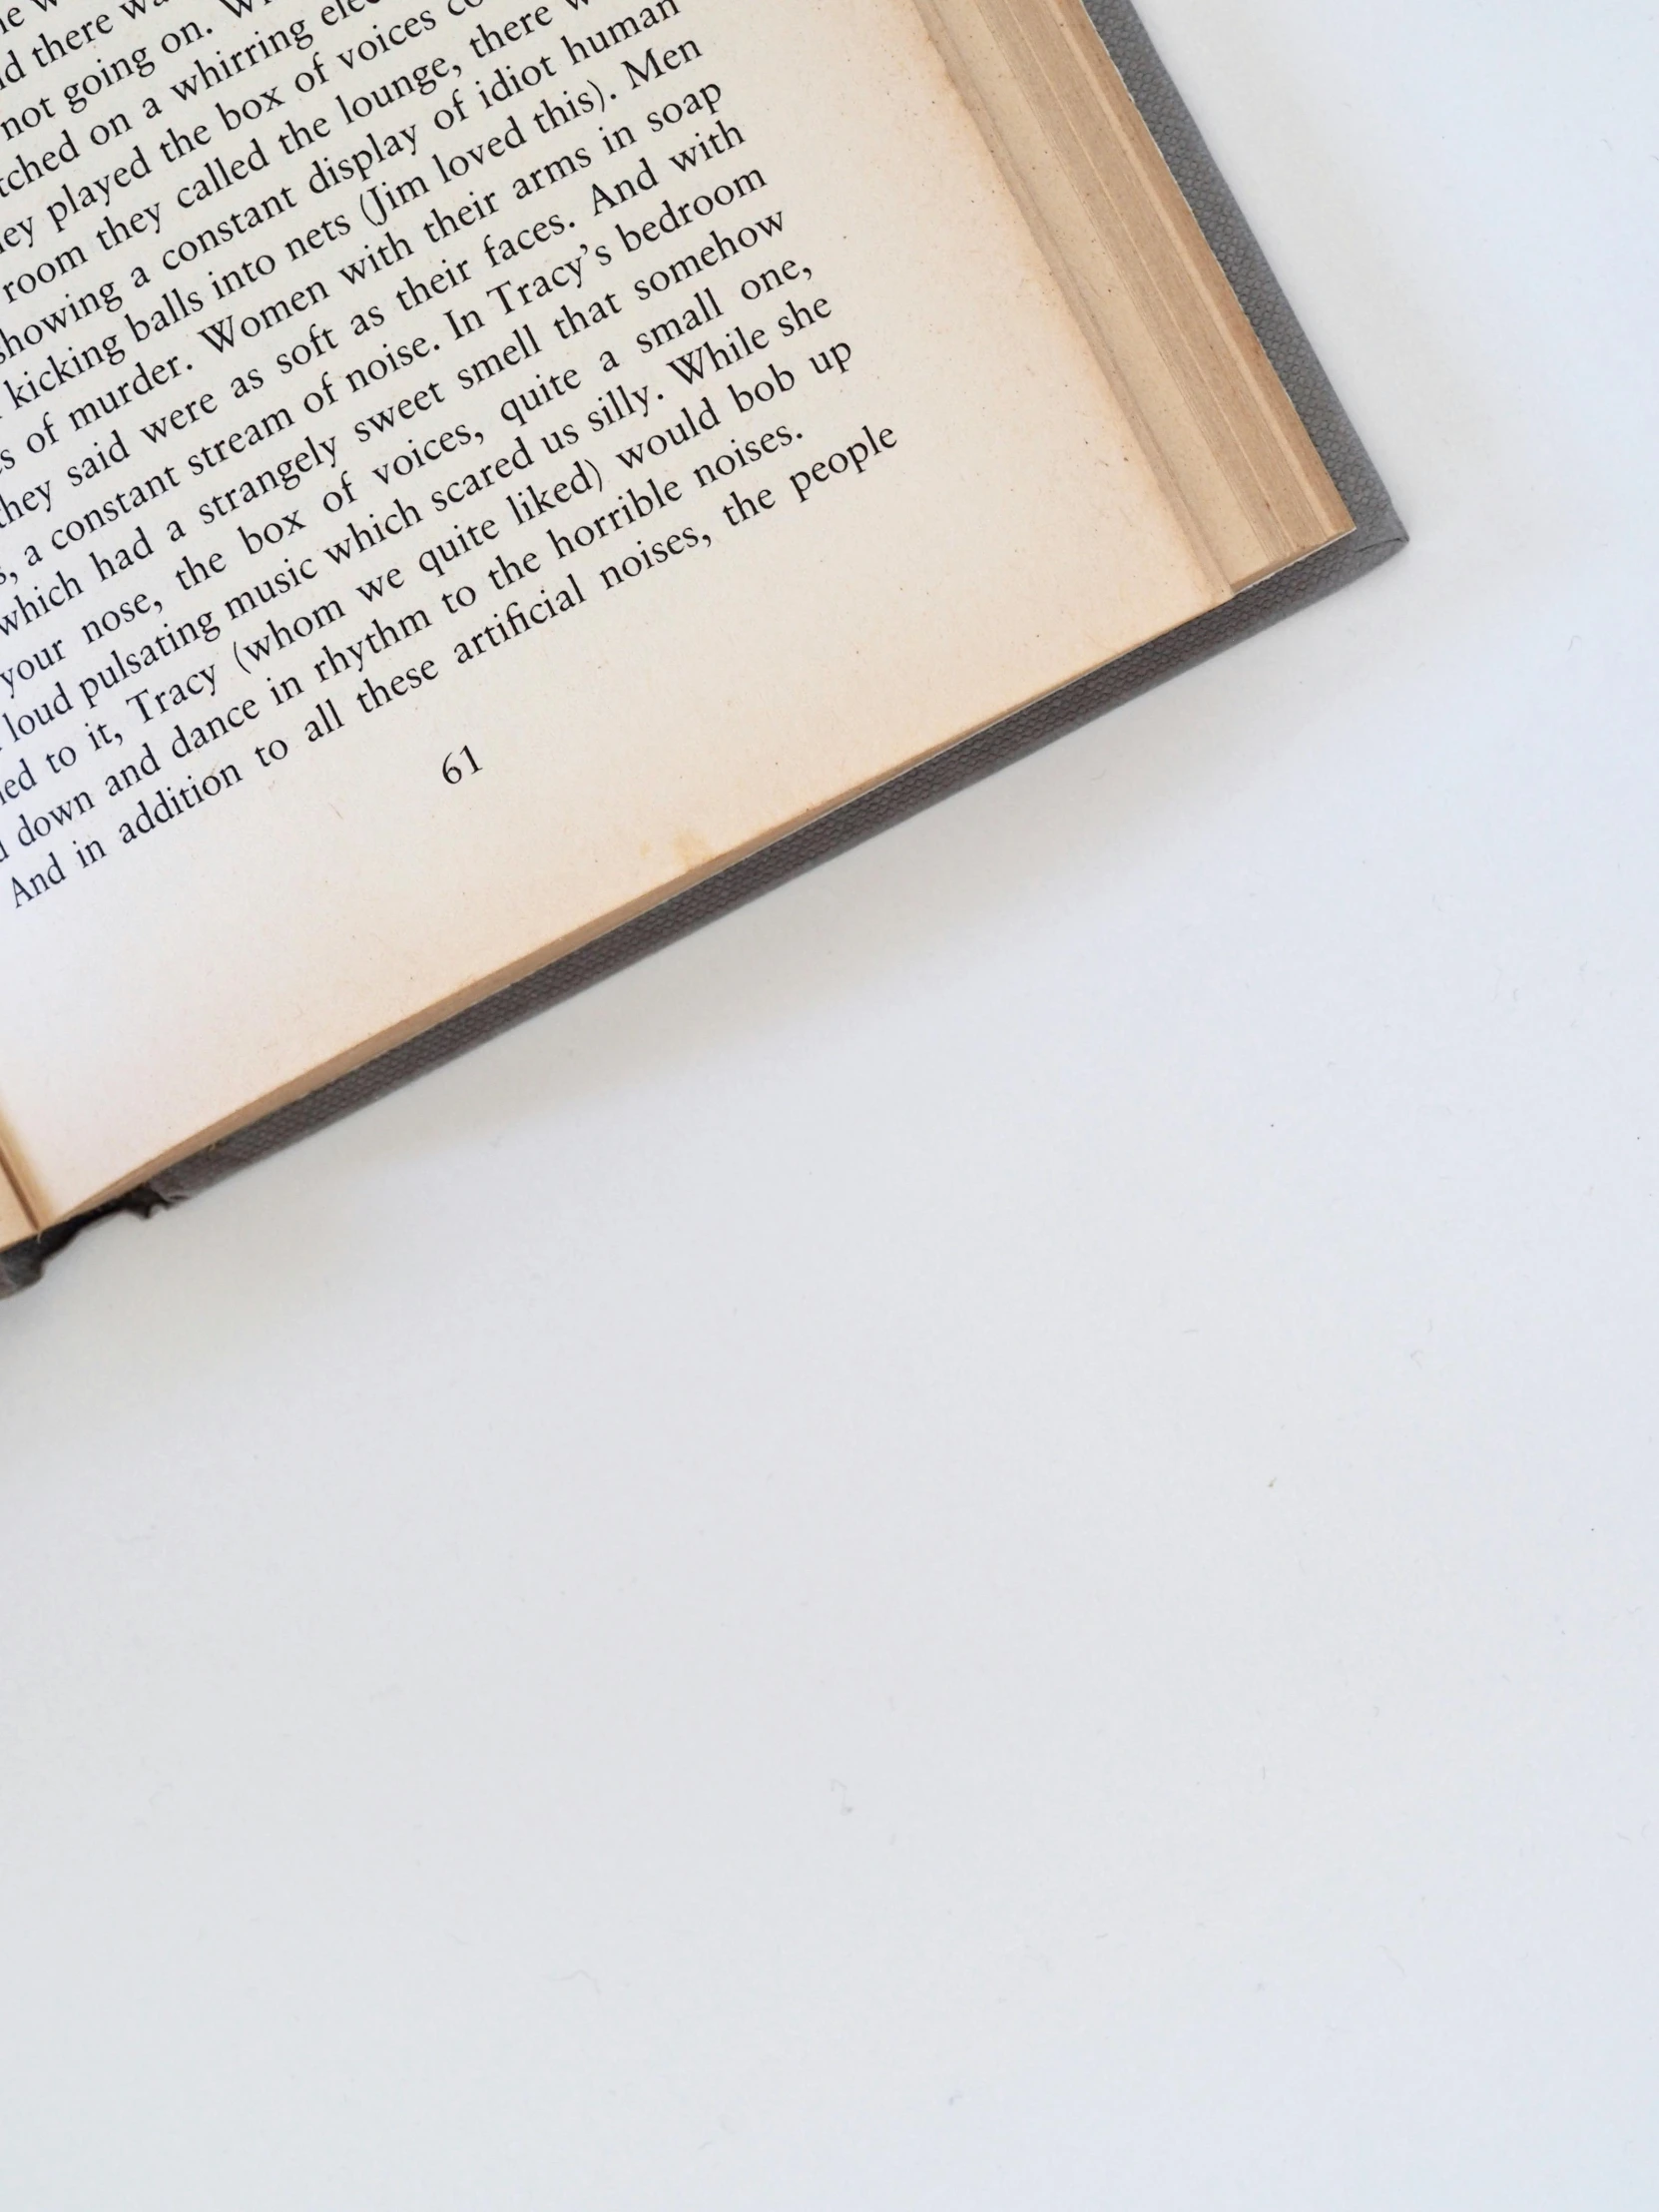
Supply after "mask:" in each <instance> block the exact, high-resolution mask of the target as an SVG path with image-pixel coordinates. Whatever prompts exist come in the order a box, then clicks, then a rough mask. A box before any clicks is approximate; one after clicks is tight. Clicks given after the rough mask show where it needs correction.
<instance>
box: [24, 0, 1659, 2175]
mask: <svg viewBox="0 0 1659 2212" xmlns="http://www.w3.org/2000/svg"><path fill="white" fill-rule="evenodd" d="M1148 12H1149V15H1150V18H1151V20H1152V21H1153V23H1154V26H1155V28H1156V30H1157V32H1158V34H1159V36H1160V38H1161V40H1162V42H1163V44H1164V46H1165V49H1166V52H1167V54H1168V56H1169V58H1170V60H1171V62H1172V64H1173V65H1174V67H1175V69H1176V72H1177V75H1178V77H1179V78H1180V79H1181V80H1182V82H1183V83H1184V85H1185V87H1186V88H1187V90H1188V92H1189V95H1190V97H1191V98H1192V101H1193V103H1194V105H1195V107H1196V109H1197V111H1198V113H1199V115H1200V119H1201V121H1202V122H1203V123H1204V124H1205V125H1206V127H1207V128H1208V129H1209V131H1210V133H1211V135H1212V138H1213V141H1214V144H1215V147H1216V150H1217V152H1218V154H1219V155H1220V157H1221V159H1222V162H1223V165H1224V167H1225V168H1226V169H1227V170H1228V171H1229V173H1230V174H1231V176H1232V177H1233V179H1234V182H1235V184H1236V185H1237V187H1238V189H1239V191H1240V194H1241V197H1242V198H1243V199H1244V202H1245V205H1246V207H1247V210H1248V211H1249V212H1250V213H1251V214H1252V215H1253V216H1254V217H1255V219H1256V220H1257V222H1258V224H1259V226H1260V229H1261V231H1262V234H1263V237H1264V239H1265V241H1266V243H1267V245H1268V247H1269V250H1270V253H1271V254H1272V255H1273V257H1274V259H1275V260H1276V262H1277V264H1278V265H1279V267H1280V269H1281V271H1282V274H1283V275H1284V277H1286V280H1287V282H1288V284H1289V286H1290V288H1291V290H1292V293H1293V296H1294V297H1295V299H1296V300H1297V302H1298V304H1299V305H1300V307H1301V308H1302V309H1303V311H1304V313H1305V315H1306V318H1307V321H1308V323H1309V326H1310V328H1311V330H1312V331H1313V333H1314V335H1315V337H1316V340H1317V341H1318V342H1319V343H1320V344H1321V346H1322V348H1323V349H1324V351H1325V353H1326V356H1327V359H1328V361H1329V364H1330V366H1331V368H1332V370H1333V373H1334V374H1335V376H1336V378H1337V381H1338V384H1339V387H1340V388H1341V390H1342V391H1343V392H1344V394H1345V395H1346V397H1347V398H1348V399H1349V401H1350V403H1351V405H1352V407H1353V410H1354V412H1355V415H1356V417H1357V419H1358V421H1359V423H1360V425H1361V427H1362V430H1363V432H1364V433H1365V434H1366V435H1367V436H1368V438H1369V439H1370V440H1371V441H1372V443H1373V446H1374V449H1375V451H1376V453H1377V456H1378V458H1379V460H1380V462H1381V463H1382V465H1383V470H1384V473H1385V474H1386V475H1387V477H1388V478H1389V480H1390V482H1391V484H1392V486H1393V488H1394V490H1395V493H1396V496H1397V498H1398V500H1399V503H1400V506H1401V508H1402V510H1403V511H1404V512H1405V514H1406V516H1407V518H1408V519H1409V521H1410V522H1411V523H1412V525H1413V526H1414V529H1415V532H1416V537H1417V542H1416V545H1415V547H1414V549H1413V551H1412V552H1411V553H1410V554H1409V555H1408V556H1407V558H1406V559H1405V560H1404V561H1402V562H1400V563H1399V564H1397V565H1396V566H1394V567H1393V568H1392V569H1390V570H1388V571H1386V572H1385V573H1384V574H1383V576H1381V577H1380V578H1378V579H1376V580H1375V581H1373V582H1372V583H1370V584H1368V585H1366V586H1364V587H1362V588H1361V589H1360V590H1358V591H1357V592H1354V593H1352V594H1350V595H1348V596H1346V597H1344V598H1342V599H1340V600H1338V601H1336V602H1334V603H1333V604H1331V605H1330V606H1328V607H1326V608H1325V609H1323V610H1321V611H1319V612H1317V613H1315V614H1314V615H1312V616H1309V617H1305V618H1303V619H1301V620H1299V621H1298V622H1296V623H1295V624H1294V625H1291V626H1289V627H1287V628H1286V629H1283V630H1281V631H1280V632H1278V633H1277V634H1276V635H1274V636H1273V637H1271V638H1269V639H1266V640H1263V641H1260V642H1258V643H1256V644H1254V645H1252V646H1250V647H1247V648H1246V649H1245V650H1243V651H1241V652H1238V653H1235V654H1233V655H1231V656H1230V657H1229V658H1228V659H1226V660H1225V661H1223V662H1221V663H1218V664H1217V665H1216V666H1214V667H1213V668H1211V669H1209V670H1208V671H1206V672H1203V673H1201V674H1199V675H1196V676H1193V677H1189V678H1188V679H1186V680H1185V681H1184V682H1182V683H1180V684H1179V685H1177V686H1175V687H1173V688H1172V689H1170V690H1168V691H1166V692H1164V693H1163V694H1161V695H1160V696H1158V697H1156V698H1154V699H1151V700H1148V701H1146V702H1145V703H1143V704H1141V705H1140V706H1138V707H1136V708H1134V709H1133V710H1131V711H1130V712H1128V713H1125V714H1123V715H1120V716H1119V717H1117V718H1116V719H1115V720H1114V721H1112V722H1111V723H1110V724H1109V725H1108V726H1106V727H1103V728H1101V729H1098V730H1095V731H1092V732H1088V733H1085V734H1083V735H1081V736H1079V737H1076V738H1073V739H1071V740H1070V741H1068V742H1067V743H1065V744H1063V745H1061V746H1060V747H1058V748H1056V749H1055V750H1053V751H1051V752H1049V753H1048V754H1046V755H1045V756H1043V757H1042V758H1040V759H1038V760H1035V761H1033V762H1031V763H1030V764H1028V765H1027V766H1025V767H1023V768H1021V769H1019V770H1017V771H1015V772H1014V773H1013V774H1011V775H1007V776H1004V777H1002V778H1001V779H1000V780H998V781H997V782H996V783H994V784H992V785H989V786H987V787H985V788H984V789H982V790H980V791H978V792H976V793H974V794H971V795H969V796H968V797H966V798H964V799H960V800H957V801H956V802H954V803H953V804H951V805H950V806H948V807H946V808H944V809H942V810H940V811H938V812H936V813H935V814H933V815H932V816H930V817H929V818H928V819H927V820H925V821H923V822H920V823H918V824H916V825H914V826H913V827H911V828H909V829H906V830H901V831H900V832H898V833H897V834H895V835H890V836H888V837H886V838H884V839H883V840H881V841H880V842H879V843H877V844H875V845H874V846H872V847H870V848H868V849H867V850H865V851H863V852H860V853H858V854H856V855H854V856H853V857H851V858H850V859H847V860H843V861H841V862H839V863H838V864H837V865H836V866H834V867H833V868H831V869H830V870H828V871H826V872H824V873H822V874H820V875H818V876H817V877H816V878H814V879H812V880H810V881H807V882H804V883H801V884H799V885H797V886H796V887H794V888H792V889H790V890H788V891H786V892H784V893H782V894H780V895H778V896H774V897H772V898H770V899H768V900H767V901H766V902H765V903H764V904H762V905H760V906H758V907H756V908H755V909H753V910H752V911H751V912H749V913H747V914H744V915H742V916H740V917H738V918H737V919H735V920H732V921H729V922H727V923H725V924H724V925H722V926H721V927H719V928H717V929H714V930H712V931H710V932H708V933H706V934H705V935H703V936H702V937H700V938H698V939H697V940H696V941H695V942H692V943H689V944H687V945H684V946H682V947H680V948H679V949H678V950H676V951H674V952H672V953H670V954H669V955H667V956H666V957H662V958H659V959H657V960H655V961H654V962H652V963H651V964H650V965H648V966H646V967H644V968H642V969H640V970H639V971H637V972H636V973H634V974H632V975H630V976H627V977H626V978H624V979H623V980H621V981H619V982H615V983H612V984H610V985H609V986H607V987H606V988H605V989H603V990H601V991H599V992H597V993H595V994H594V995H592V996H590V997H589V998H588V999H586V1000H585V1001H583V1002H581V1003H579V1004H576V1005H573V1006H571V1007H569V1008H567V1009H565V1010H564V1011H563V1012H560V1013H558V1014H556V1015H555V1016H553V1017H552V1018H550V1019H545V1020H543V1021H541V1022H539V1023H538V1024H536V1025H535V1026H533V1027H531V1028H529V1029H527V1030H525V1031H523V1032H521V1033H520V1034H518V1035H516V1036H514V1037H512V1038H510V1039H508V1040H506V1041H505V1042H502V1043H500V1044H497V1045H496V1046H494V1047H493V1048H492V1049H490V1050H487V1051H485V1052H482V1053H480V1054H478V1055H476V1056H474V1057H473V1058H471V1059H470V1060H468V1061H466V1062H465V1063H464V1064H462V1065H459V1066H457V1067H455V1068H454V1069H452V1070H450V1071H449V1072H447V1073H445V1074H443V1075H440V1076H438V1077H437V1078H435V1079H433V1080H431V1081H428V1082H427V1083H425V1084H424V1085H422V1086H421V1087H420V1088H418V1089H416V1090H414V1091H411V1092H407V1093H405V1094H404V1095H403V1096H401V1097H400V1098H398V1099H396V1100H395V1101H393V1102H392V1103H390V1104H389V1105H385V1106H382V1107H380V1108H378V1109H377V1110H375V1111H374V1112H372V1113H370V1114H368V1115H366V1116H364V1117H361V1118H359V1119H358V1120H356V1121H355V1122H353V1123H352V1124H351V1125H349V1126H347V1127H344V1128H342V1129H340V1130H338V1131H336V1132H335V1133H333V1134H331V1135H329V1136H327V1137H324V1138H322V1139H321V1140H319V1141H316V1142H313V1143H312V1144H310V1145H308V1146H307V1147H305V1148H303V1149H302V1150H300V1151H298V1152H296V1153H293V1154H291V1155H290V1156H288V1157H287V1158H286V1159H283V1160H281V1161H278V1162H277V1163H275V1164H273V1165H271V1166H268V1167H266V1168H265V1169H263V1170H261V1171H260V1172H258V1173H257V1174H254V1175H252V1176H249V1177H247V1178H245V1179H244V1180H242V1181H241V1182H240V1183H238V1184H236V1185H234V1186H232V1187H230V1188H228V1189H227V1190H225V1191H224V1192H222V1193H220V1194H219V1195H217V1196H215V1197H213V1198H211V1199H209V1200H206V1201H204V1202H202V1203H201V1204H199V1205H197V1206H195V1207H193V1208H191V1209H188V1210H186V1211H185V1212H183V1213H181V1214H180V1215H178V1216H176V1217H173V1218H171V1219H168V1220H165V1221H159V1222H156V1223H154V1224H152V1225H150V1226H149V1227H139V1226H137V1225H133V1226H125V1225H123V1226H120V1227H115V1228H111V1229H106V1230H104V1231H102V1232H101V1233H100V1234H98V1235H96V1236H94V1237H92V1238H91V1239H89V1240H88V1241H87V1242H86V1243H85V1244H84V1245H83V1246H82V1247H81V1248H80V1249H79V1250H78V1251H77V1252H76V1253H74V1254H73V1255H72V1256H70V1257H69V1258H68V1259H67V1260H65V1261H64V1262H62V1263H60V1264H59V1265H58V1266H57V1267H55V1268H54V1270H53V1271H52V1274H51V1276H50V1278H49V1280H48V1283H47V1286H46V1288H45V1289H44V1290H41V1291H38V1292H35V1293H33V1294H31V1295H30V1296H29V1297H27V1298H25V1299H23V1300H21V1301H19V1302H18V1303H16V1304H14V1305H12V1306H11V1307H9V1308H7V1309H5V1310H3V1311H0V1404H3V1429H0V1449H3V1454H4V1458H3V1465H0V1988H3V1990H4V2000H3V2004H0V2022H3V2024H0V2081H3V2082H4V2084H5V2087H4V2091H3V2103H0V2206H3V2207H5V2208H6V2212H11V2208H12V2207H17V2208H18V2212H225V2208H227V2207H235V2208H236V2212H295V2208H299V2207H303V2208H304V2212H361V2208H364V2207H372V2208H375V2212H380V2208H387V2212H451V2208H454V2207H466V2208H468V2212H471V2208H475V2207H476V2208H482V2212H495V2208H498V2207H502V2208H504V2207H534V2208H537V2212H539V2208H541V2207H547V2206H558V2207H561V2208H563V2207H571V2208H581V2212H700V2208H704V2207H721V2208H728V2207H730V2208H733V2212H763V2208H764V2212H778V2208H788V2212H872V2208H875V2212H886V2208H889V2207H890V2208H892V2212H927V2208H933V2207H937V2208H939V2212H980V2208H988V2207H996V2208H999V2212H1000V2208H1004V2207H1007V2208H1019V2212H1026V2208H1038V2207H1040V2208H1042V2212H1083V2208H1088V2212H1097V2208H1110V2212H1140V2208H1143V2207H1144V2208H1148V2212H1152V2208H1156V2212H1171V2208H1174V2212H1186V2208H1188V2207H1191V2208H1194V2212H1212V2208H1216V2207H1226V2208H1232V2207H1262V2208H1264V2212H1267V2208H1271V2212H1346V2208H1350V2207H1355V2208H1361V2207H1363V2208H1366V2212H1370V2208H1373V2207H1390V2208H1392V2207H1402V2208H1409V2212H1435V2208H1440V2207H1444V2208H1447V2212H1476V2208H1484V2207H1492V2208H1494V2212H1497V2208H1501V2212H1529V2208H1532V2207H1551V2208H1554V2207H1562V2208H1566V2207H1572V2208H1574V2212H1576V2208H1580V2207H1589V2206H1593V2207H1595V2208H1596V2212H1623V2208H1625V2207H1642V2208H1644V2212H1646V2208H1648V2207H1651V2206H1652V2205H1653V2204H1654V2202H1655V2201H1659V2099H1656V2098H1655V2095H1654V2081H1655V2078H1656V2068H1659V2023H1656V2017H1655V2014H1656V2002H1659V2000H1656V1995H1655V1990H1656V1986H1659V1974H1656V1968H1659V1957H1656V1955H1655V1953H1656V1950H1659V1902H1656V1898H1655V1872H1656V1863H1659V1760H1656V1751H1659V1745H1656V1742H1655V1737H1656V1733H1659V1728H1656V1719H1655V1711H1656V1697H1655V1692H1656V1688H1659V1680H1656V1677H1659V1663H1656V1662H1659V1595H1656V1592H1655V1588H1654V1580H1655V1568H1656V1565H1659V1526H1656V1522H1659V1495H1656V1487H1655V1442H1654V1439H1655V1432H1656V1414H1659V1403H1656V1400H1659V1362H1656V1360H1655V1358H1654V1336H1655V1320H1656V1291H1659V1283H1656V1259H1659V1244H1656V1239H1655V1207H1654V1177H1655V1163H1656V1158H1659V1053H1656V1046H1655V1038H1656V1029H1655V1011H1656V1009H1655V996H1656V992H1655V940H1656V931H1655V920H1656V913H1655V907H1656V895H1655V864H1654V830H1655V803H1656V800H1659V751H1656V745H1655V720H1656V717H1655V696H1654V695H1655V679H1654V673H1653V658H1652V654H1653V639H1654V597H1655V593H1654V578H1655V553H1654V540H1655V515H1656V513H1659V485H1656V482H1655V477H1656V474H1659V435H1656V432H1659V423H1656V420H1655V416H1656V411H1659V378H1656V376H1655V369H1654V362H1655V355H1656V353H1659V307H1656V301H1659V285H1656V282H1655V277H1656V274H1659V272H1656V269H1655V261H1656V258H1659V227H1656V223H1655V217H1656V214H1659V135H1656V133H1655V126H1654V122H1653V98H1654V91H1655V86H1656V83H1659V32H1656V29H1655V24H1654V19H1653V14H1652V10H1651V9H1650V8H1649V7H1648V6H1647V5H1646V0H1602V4H1601V5H1600V6H1599V7H1597V8H1595V9H1593V10H1569V9H1566V8H1562V7H1561V6H1559V5H1558V4H1557V0H1550V4H1548V5H1544V4H1542V0H1508V4H1507V5H1506V6H1504V7H1502V8H1499V7H1497V6H1494V5H1491V4H1477V0H1403V4H1401V5H1399V6H1396V7H1392V8H1386V9H1381V8H1375V7H1361V6H1359V5H1354V4H1347V0H1345V4H1343V5H1340V6H1336V7H1333V6H1331V5H1330V4H1329V0H1252V4H1251V5H1248V6H1247V5H1245V4H1243V0H1151V4H1150V6H1149V11H1148Z"/></svg>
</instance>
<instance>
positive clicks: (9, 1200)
mask: <svg viewBox="0 0 1659 2212" xmlns="http://www.w3.org/2000/svg"><path fill="white" fill-rule="evenodd" d="M34 1233H35V1225H34V1223H33V1221H32V1220H31V1219H30V1217H29V1214H28V1211H27V1209H26V1208H25V1206H24V1204H23V1201H22V1200H21V1199H20V1198H19V1197H18V1195H17V1193H16V1191H14V1190H13V1189H12V1186H11V1180H10V1178H9V1177H8V1176H7V1174H6V1172H5V1170H4V1169H3V1168H0V1252H4V1251H5V1250H6V1248H7V1246H8V1245H15V1244H22V1243H23V1242H24V1240H25V1239H26V1238H28V1237H32V1236H33V1235H34Z"/></svg>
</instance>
